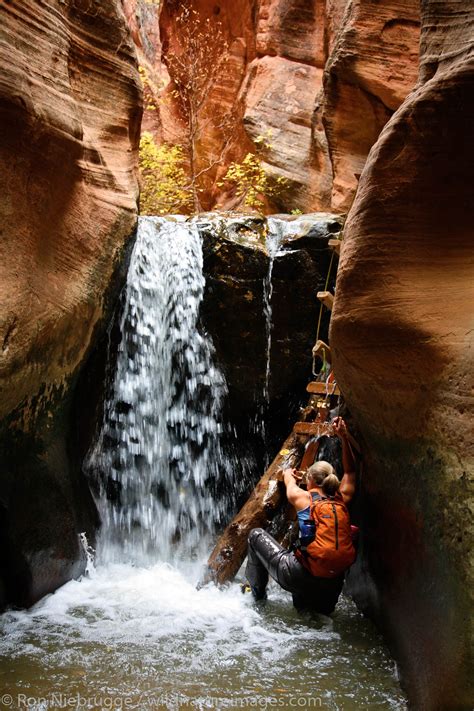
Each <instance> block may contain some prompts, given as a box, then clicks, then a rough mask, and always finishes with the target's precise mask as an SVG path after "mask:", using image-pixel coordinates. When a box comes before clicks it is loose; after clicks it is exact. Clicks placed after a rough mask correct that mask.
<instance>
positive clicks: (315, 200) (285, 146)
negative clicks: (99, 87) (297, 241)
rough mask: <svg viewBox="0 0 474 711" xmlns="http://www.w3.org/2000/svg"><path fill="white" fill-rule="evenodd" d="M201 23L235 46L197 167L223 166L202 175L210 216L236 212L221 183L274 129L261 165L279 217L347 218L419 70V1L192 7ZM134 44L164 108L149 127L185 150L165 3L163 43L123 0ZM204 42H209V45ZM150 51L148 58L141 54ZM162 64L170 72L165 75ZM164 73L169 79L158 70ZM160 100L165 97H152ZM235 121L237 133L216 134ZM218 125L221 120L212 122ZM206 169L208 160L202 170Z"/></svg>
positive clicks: (197, 2) (272, 0) (172, 12)
mask: <svg viewBox="0 0 474 711" xmlns="http://www.w3.org/2000/svg"><path fill="white" fill-rule="evenodd" d="M188 5H189V7H190V8H192V10H193V11H195V12H196V13H197V15H198V16H199V17H201V18H203V19H206V18H210V20H211V22H220V23H221V27H222V31H223V34H224V36H225V37H226V40H227V43H228V61H227V62H226V64H225V67H224V69H223V72H222V77H221V80H220V81H219V82H218V83H217V85H216V86H215V87H214V88H213V90H212V91H211V92H210V93H209V96H208V98H207V101H206V107H204V115H205V119H204V120H203V124H204V126H205V128H204V130H203V131H202V135H201V137H200V139H199V141H198V142H197V143H198V164H199V166H200V168H203V167H204V168H205V166H206V161H207V159H208V158H209V157H211V159H212V160H215V159H216V158H217V159H218V162H217V163H216V165H215V166H214V167H213V169H212V170H211V171H209V172H207V173H205V177H203V178H202V179H201V180H202V185H203V188H204V192H203V193H202V195H201V198H202V204H203V207H204V208H205V209H210V208H212V207H214V206H215V205H216V204H217V205H219V206H220V207H231V208H236V207H237V203H236V200H235V196H233V195H232V194H231V193H229V192H227V193H226V192H225V191H224V192H223V188H222V187H219V185H218V183H219V181H220V179H221V178H222V176H223V174H225V171H226V166H228V165H229V163H230V162H231V161H233V160H238V161H239V160H242V158H243V157H244V156H245V154H246V153H247V152H248V151H252V150H255V147H256V143H255V140H256V138H258V137H259V136H266V135H268V132H271V138H270V141H269V143H270V144H271V146H270V147H269V148H268V149H267V150H266V151H263V154H262V159H263V161H264V164H265V168H266V169H267V171H268V173H269V174H271V175H273V176H275V177H283V178H285V179H286V180H287V181H288V183H287V186H286V188H287V189H286V190H284V191H283V192H282V193H281V194H280V195H279V196H278V197H274V198H273V200H274V205H273V206H269V207H273V209H277V210H278V209H279V210H283V211H290V210H291V209H293V208H298V209H301V210H302V211H303V212H311V211H314V210H333V211H347V210H348V208H349V207H350V204H351V202H352V200H353V197H354V194H355V190H356V188H357V181H358V178H359V176H360V173H361V172H362V169H363V167H364V164H365V161H366V158H367V155H368V152H369V150H370V148H371V146H372V145H373V144H374V142H375V140H376V139H377V137H378V135H379V133H380V131H381V129H382V128H383V126H384V124H385V123H386V122H387V121H388V119H389V118H390V116H391V115H392V113H393V112H394V111H395V110H396V109H397V107H398V106H399V105H400V103H401V102H402V101H403V99H404V98H405V96H406V95H407V93H408V92H409V91H410V90H411V89H412V88H413V86H414V84H415V81H416V75H417V69H418V44H419V3H418V2H417V1H416V0H387V1H386V2H384V3H374V2H373V1H372V0H309V1H308V0H262V1H261V2H259V3H258V4H257V5H256V6H255V7H254V3H253V2H250V0H236V2H232V3H216V2H210V0H190V2H189V3H188ZM126 6H127V8H128V15H129V17H130V22H131V26H132V30H133V34H134V38H135V41H136V42H137V46H138V48H139V51H140V52H141V55H140V56H141V57H143V62H144V63H145V65H146V66H147V68H148V71H149V73H150V76H151V77H152V80H153V82H154V84H155V86H158V85H160V83H161V86H162V87H163V88H162V94H161V97H162V101H161V102H159V111H156V110H155V108H153V110H151V111H146V112H145V116H146V119H145V126H146V127H147V128H150V127H152V128H153V127H154V130H155V133H156V135H157V137H158V138H159V140H163V141H168V142H171V143H175V142H178V143H185V142H186V134H187V129H186V121H185V120H184V119H183V112H182V111H181V110H180V105H179V100H178V98H177V97H176V96H175V94H174V93H173V90H174V85H173V81H172V80H173V76H172V71H171V72H170V73H171V77H169V76H168V74H167V70H166V67H167V65H168V55H169V54H170V53H173V52H179V36H178V35H179V33H178V31H177V25H176V16H177V14H179V12H180V11H182V5H180V4H179V3H175V2H172V0H166V2H164V3H163V5H162V8H163V9H162V11H161V15H160V19H159V23H160V31H159V34H158V35H157V31H156V22H157V21H158V20H156V21H155V23H154V22H153V20H152V19H151V18H152V13H153V12H154V13H155V14H156V8H155V9H154V10H150V9H149V5H148V4H147V3H146V0H126ZM208 41H212V39H211V40H208ZM145 49H146V52H145V51H144V50H145ZM163 68H164V69H163ZM163 72H164V73H163ZM156 98H157V99H158V98H159V97H158V95H157V97H156ZM226 113H227V114H228V115H231V116H232V135H231V136H230V137H229V135H228V134H226V132H225V131H224V132H223V131H220V130H219V128H218V127H216V125H217V124H219V121H220V119H217V118H216V117H217V116H221V115H222V114H226ZM213 117H214V119H215V120H214V119H213ZM207 164H208V163H207Z"/></svg>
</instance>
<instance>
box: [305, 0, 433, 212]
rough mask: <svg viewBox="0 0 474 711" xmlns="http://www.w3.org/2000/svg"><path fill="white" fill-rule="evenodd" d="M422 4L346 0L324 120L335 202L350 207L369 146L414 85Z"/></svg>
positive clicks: (328, 77)
mask: <svg viewBox="0 0 474 711" xmlns="http://www.w3.org/2000/svg"><path fill="white" fill-rule="evenodd" d="M419 34H420V32H419V3H418V2H414V0H390V1H389V2H383V3H374V2H372V0H353V2H349V3H347V7H346V12H345V16H344V19H343V21H342V25H341V28H340V32H339V34H338V35H337V36H336V38H335V40H334V47H333V50H332V53H331V55H330V56H329V60H328V63H327V65H326V71H325V77H324V94H323V97H322V101H321V108H320V109H319V112H320V113H321V121H322V123H323V125H324V128H325V131H326V137H327V141H328V150H329V156H330V161H331V165H332V169H333V173H334V178H333V182H332V193H331V204H332V206H333V207H334V208H335V209H336V210H343V211H347V210H348V209H349V207H350V206H351V203H352V200H353V198H354V194H355V190H356V188H357V180H358V177H359V176H360V174H361V172H362V169H363V167H364V164H365V161H366V159H367V155H368V153H369V150H370V148H371V147H372V145H373V144H374V143H375V141H376V140H377V138H378V135H379V133H380V131H381V130H382V128H383V126H384V125H385V123H386V122H387V121H388V119H389V118H390V116H391V115H392V113H393V112H394V111H395V110H396V109H397V108H398V107H399V106H400V104H401V102H402V101H403V99H404V98H405V96H406V95H407V93H408V91H409V90H410V89H411V88H412V87H413V86H414V84H415V82H416V78H417V73H418V43H419Z"/></svg>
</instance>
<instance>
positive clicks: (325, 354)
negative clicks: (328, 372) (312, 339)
mask: <svg viewBox="0 0 474 711" xmlns="http://www.w3.org/2000/svg"><path fill="white" fill-rule="evenodd" d="M313 356H318V358H321V360H323V359H324V358H325V359H326V360H327V361H329V362H331V349H330V348H329V346H328V345H327V343H324V341H320V340H318V341H316V343H315V344H314V346H313Z"/></svg>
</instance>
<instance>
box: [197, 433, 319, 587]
mask: <svg viewBox="0 0 474 711" xmlns="http://www.w3.org/2000/svg"><path fill="white" fill-rule="evenodd" d="M308 439H309V438H308V436H306V435H298V434H294V433H292V434H290V436H289V437H288V438H287V439H286V441H285V443H284V444H283V446H282V448H281V450H280V451H279V453H278V454H277V456H276V457H275V459H274V460H273V462H272V464H271V465H270V467H269V468H268V469H267V471H266V472H265V474H264V475H263V477H262V478H261V479H260V481H259V482H258V484H257V486H256V487H255V489H254V491H253V493H252V494H251V496H250V498H249V500H248V501H247V503H246V504H245V505H244V507H243V508H242V509H241V510H240V511H239V513H238V514H237V515H236V516H235V517H234V519H233V520H232V521H231V523H230V524H229V525H228V526H227V528H226V529H225V531H224V533H223V534H222V536H221V537H220V538H219V540H218V541H217V544H216V546H215V548H214V550H213V551H212V553H211V556H210V558H209V561H208V563H207V570H206V572H205V575H204V577H203V579H202V581H201V583H200V587H201V586H202V585H205V584H206V583H208V582H209V581H213V582H214V583H216V584H218V585H222V584H223V583H226V582H228V581H230V580H232V579H233V578H234V577H235V575H236V573H237V572H238V570H239V568H240V566H241V565H242V563H243V561H244V559H245V556H246V555H247V538H248V535H249V533H250V531H251V530H252V528H259V527H262V528H266V527H267V526H268V525H269V523H270V522H271V521H272V519H273V518H274V517H275V515H276V514H277V513H278V511H279V510H280V509H281V506H282V505H283V504H285V503H286V496H285V487H284V484H283V481H282V471H283V470H284V469H287V468H292V467H295V468H297V467H298V466H299V464H300V462H301V459H302V457H303V454H304V446H305V443H306V442H307V440H308Z"/></svg>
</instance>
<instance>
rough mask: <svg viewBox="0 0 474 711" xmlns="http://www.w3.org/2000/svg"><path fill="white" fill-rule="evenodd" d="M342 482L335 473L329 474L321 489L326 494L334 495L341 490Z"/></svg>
mask: <svg viewBox="0 0 474 711" xmlns="http://www.w3.org/2000/svg"><path fill="white" fill-rule="evenodd" d="M340 484H341V482H340V481H339V479H338V478H337V476H336V475H335V474H328V475H327V477H326V478H325V480H324V481H323V483H322V484H321V489H322V490H323V492H324V493H325V494H326V496H334V495H335V494H337V492H338V491H339V486H340Z"/></svg>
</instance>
